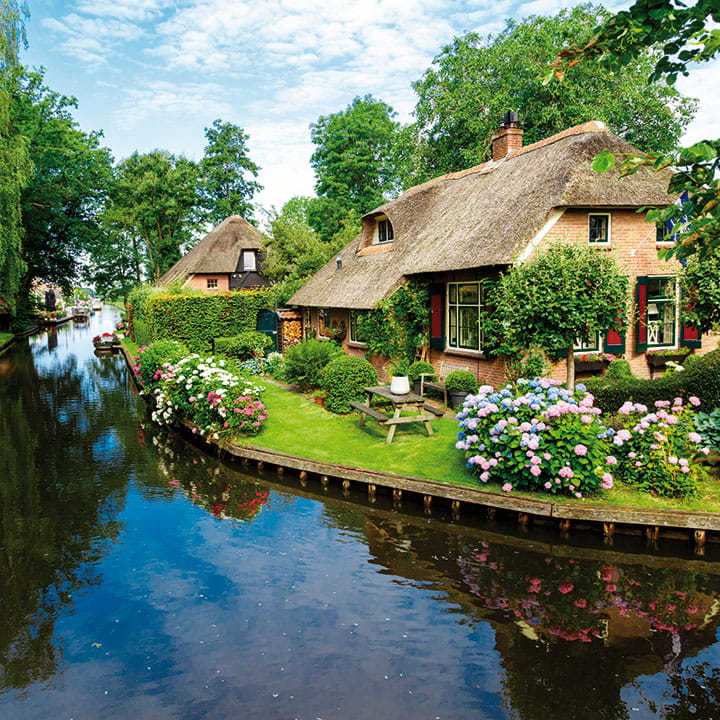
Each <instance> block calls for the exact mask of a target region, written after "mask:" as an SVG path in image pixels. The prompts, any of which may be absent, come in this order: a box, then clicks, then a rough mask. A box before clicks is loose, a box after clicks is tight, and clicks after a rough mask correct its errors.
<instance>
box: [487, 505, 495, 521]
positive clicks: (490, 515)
mask: <svg viewBox="0 0 720 720" xmlns="http://www.w3.org/2000/svg"><path fill="white" fill-rule="evenodd" d="M496 515H497V508H494V507H490V506H488V509H487V516H488V520H494V519H495V516H496Z"/></svg>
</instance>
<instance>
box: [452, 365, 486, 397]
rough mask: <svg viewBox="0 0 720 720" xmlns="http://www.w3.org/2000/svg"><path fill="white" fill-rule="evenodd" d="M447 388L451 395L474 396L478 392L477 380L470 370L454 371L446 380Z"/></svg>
mask: <svg viewBox="0 0 720 720" xmlns="http://www.w3.org/2000/svg"><path fill="white" fill-rule="evenodd" d="M445 387H446V388H447V391H448V392H449V393H465V394H466V395H473V394H474V393H476V392H477V389H478V381H477V378H476V377H475V376H474V375H473V374H472V373H471V372H470V371H469V370H453V371H452V372H451V373H450V374H449V375H448V376H447V377H446V378H445Z"/></svg>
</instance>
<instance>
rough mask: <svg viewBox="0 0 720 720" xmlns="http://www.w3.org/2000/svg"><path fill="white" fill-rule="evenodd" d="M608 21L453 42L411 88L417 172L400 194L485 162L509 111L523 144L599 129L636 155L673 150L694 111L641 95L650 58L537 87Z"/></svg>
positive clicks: (573, 12) (666, 97) (596, 13)
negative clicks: (573, 43)
mask: <svg viewBox="0 0 720 720" xmlns="http://www.w3.org/2000/svg"><path fill="white" fill-rule="evenodd" d="M606 17H607V13H606V11H604V10H603V9H602V8H600V7H597V6H593V5H589V4H586V5H580V6H577V7H574V8H571V9H566V10H562V11H561V12H560V13H558V14H557V15H555V16H554V17H547V16H531V17H529V18H526V19H525V20H521V21H514V20H508V21H507V24H506V27H505V29H504V30H503V31H502V32H501V33H500V34H499V35H497V36H493V35H488V36H486V37H481V36H479V35H476V34H474V33H471V34H468V35H466V36H464V37H462V38H456V39H455V40H453V42H452V43H451V44H450V45H448V46H446V47H445V48H444V49H443V51H442V52H441V53H440V55H438V56H437V57H436V58H435V60H434V62H433V65H432V66H431V68H430V69H428V70H427V71H426V73H425V74H424V75H423V77H422V78H421V79H420V80H419V81H418V82H416V83H415V84H414V86H413V87H414V89H415V91H416V92H417V94H418V102H417V105H416V107H415V117H416V118H417V120H416V122H415V124H414V125H413V126H412V129H413V132H414V136H415V143H416V149H415V151H414V160H415V163H414V164H415V165H416V167H419V170H415V171H414V172H412V169H411V171H410V172H406V173H405V176H406V177H405V182H406V184H407V183H412V182H418V181H423V180H426V179H428V178H429V177H435V176H437V175H440V174H443V173H446V172H451V171H455V170H461V169H463V168H466V167H471V166H473V165H476V164H478V163H480V162H483V161H485V160H486V159H487V158H488V156H489V154H490V140H491V137H492V135H493V134H494V133H495V132H497V128H498V124H499V123H500V121H501V120H502V117H503V115H504V113H505V112H506V111H508V110H511V109H512V110H518V111H519V112H520V119H521V122H522V124H523V128H524V130H525V140H526V142H535V141H537V140H542V139H543V138H546V137H549V136H550V135H553V134H555V133H557V132H560V131H561V130H564V129H565V128H567V127H571V126H573V125H577V124H579V123H582V122H586V121H589V120H601V121H603V122H605V123H606V124H607V125H608V127H609V128H610V129H611V130H612V131H613V132H615V133H616V134H617V135H619V136H621V137H623V138H625V139H626V140H628V141H629V142H631V143H633V144H635V145H636V146H638V147H642V148H646V147H652V146H655V145H657V146H659V147H662V148H663V149H665V150H670V149H671V148H672V147H674V146H675V144H676V143H677V141H678V139H679V138H680V136H681V135H682V133H683V131H684V129H685V127H686V126H687V124H688V122H689V121H690V120H691V119H692V116H693V113H694V111H695V108H696V103H695V101H693V100H689V99H687V98H683V97H682V96H681V95H680V93H679V92H677V91H676V90H674V89H672V88H668V87H666V86H665V85H662V84H653V85H650V86H648V85H647V82H646V77H647V75H648V74H649V73H650V71H651V69H652V67H653V63H654V60H653V58H652V55H651V54H650V53H649V52H644V53H640V54H638V56H637V57H636V58H634V59H633V61H632V62H630V63H628V64H627V66H626V67H624V68H623V70H622V71H621V72H617V73H615V72H607V71H605V70H604V69H602V68H599V67H596V66H593V65H591V64H586V65H585V66H584V67H583V68H582V69H578V71H577V73H578V77H577V82H574V83H572V84H570V83H567V84H560V83H552V84H543V75H544V74H545V69H546V67H547V64H548V63H549V62H550V61H551V60H552V59H553V57H555V55H556V53H557V48H558V47H561V46H562V45H564V44H565V43H567V42H569V41H570V40H571V39H572V38H574V37H577V35H578V34H581V33H582V32H583V31H586V32H589V31H590V30H591V29H592V28H593V27H595V26H596V25H597V24H598V22H600V21H601V20H602V19H604V18H606Z"/></svg>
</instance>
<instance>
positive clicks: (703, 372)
mask: <svg viewBox="0 0 720 720" xmlns="http://www.w3.org/2000/svg"><path fill="white" fill-rule="evenodd" d="M585 384H586V385H587V388H588V390H589V391H590V392H591V393H592V394H593V395H594V396H595V405H596V406H598V407H600V408H602V409H603V410H604V411H606V412H615V411H616V410H617V409H618V408H619V407H620V406H621V405H622V404H623V403H624V402H625V401H626V400H631V401H632V402H636V403H642V404H643V405H647V406H648V407H652V406H653V405H654V404H655V401H656V400H672V399H673V398H676V397H681V398H683V400H686V401H687V400H688V398H690V397H691V396H693V395H694V396H695V397H697V398H699V399H700V402H701V403H702V404H701V408H702V409H703V410H704V411H705V412H710V411H711V410H713V409H714V408H717V407H720V350H713V351H712V352H709V353H708V354H707V355H702V356H699V357H694V359H693V360H692V362H690V363H688V365H687V367H686V368H685V369H684V370H681V371H679V372H673V373H668V374H667V375H662V376H661V377H659V378H657V379H655V380H644V379H642V378H621V379H617V380H614V379H612V378H610V379H608V378H607V377H600V378H590V379H589V380H588V381H587V382H586V383H585Z"/></svg>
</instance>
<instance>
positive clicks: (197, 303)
mask: <svg viewBox="0 0 720 720" xmlns="http://www.w3.org/2000/svg"><path fill="white" fill-rule="evenodd" d="M133 296H134V294H133V295H131V297H130V302H132V300H133ZM137 298H138V300H140V303H139V306H138V307H136V306H134V305H133V313H134V315H136V316H137V317H138V319H140V320H141V321H142V322H143V323H144V324H145V326H146V327H147V333H148V336H149V338H148V339H149V340H152V341H154V340H160V339H167V338H172V339H173V340H179V341H181V342H184V343H185V344H186V345H187V346H188V348H189V349H190V350H191V351H192V352H208V351H210V349H211V348H212V343H213V339H214V338H218V337H231V336H234V335H238V334H239V333H241V332H244V331H248V330H252V331H254V330H255V328H256V326H257V316H258V313H259V312H260V310H263V309H265V308H269V307H270V305H271V301H270V292H269V290H267V289H264V288H263V289H260V290H248V291H243V292H227V293H219V294H216V295H206V294H204V293H180V294H171V293H169V292H167V291H163V290H161V291H157V292H155V293H152V294H147V293H146V292H143V293H139V294H138V296H137Z"/></svg>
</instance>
